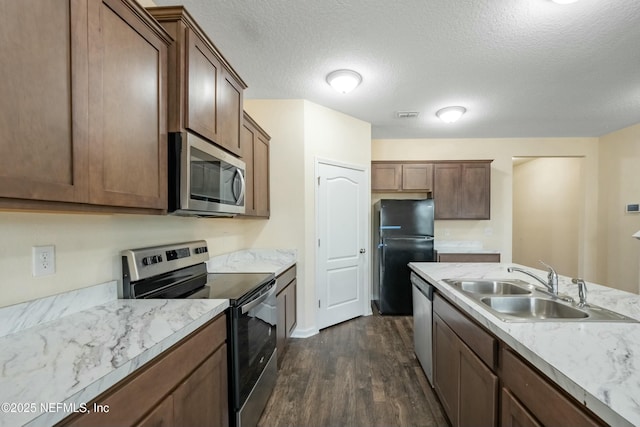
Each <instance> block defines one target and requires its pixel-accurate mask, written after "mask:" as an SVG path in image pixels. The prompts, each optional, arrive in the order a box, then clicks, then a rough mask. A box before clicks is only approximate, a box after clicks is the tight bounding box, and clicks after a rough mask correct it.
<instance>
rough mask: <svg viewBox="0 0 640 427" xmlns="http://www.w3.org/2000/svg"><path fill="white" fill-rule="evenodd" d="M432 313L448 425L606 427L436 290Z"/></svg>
mask: <svg viewBox="0 0 640 427" xmlns="http://www.w3.org/2000/svg"><path fill="white" fill-rule="evenodd" d="M433 311H434V316H433V382H434V388H435V390H436V394H437V395H438V398H439V399H440V403H441V404H442V407H443V408H444V411H445V413H446V414H447V416H448V417H449V420H450V421H451V425H452V427H484V426H487V427H493V426H498V425H500V426H501V427H542V426H547V427H553V426H565V427H596V426H606V425H607V424H606V423H605V422H603V421H602V420H600V419H599V418H598V417H597V416H596V415H595V414H593V413H592V412H591V411H590V410H589V409H588V408H586V407H585V406H584V405H583V404H582V403H581V402H578V401H577V400H576V399H575V398H573V397H571V396H570V395H569V394H567V393H566V392H565V391H563V390H562V389H560V388H559V387H558V385H557V384H555V383H554V382H553V381H551V380H550V379H549V378H548V377H547V376H545V375H544V374H543V373H542V372H540V371H538V370H537V369H536V368H535V367H533V366H532V365H530V364H529V363H528V362H526V361H525V360H524V359H523V358H522V357H520V356H519V355H518V354H517V353H516V352H515V351H514V350H512V349H511V348H510V347H509V346H508V345H507V344H505V343H504V342H502V341H500V340H498V339H497V338H495V337H494V336H493V335H492V334H491V333H490V332H488V331H487V330H485V329H484V328H483V327H482V326H480V325H479V324H477V323H476V322H475V321H474V320H472V319H471V318H470V317H468V316H467V315H466V314H464V312H463V311H461V310H460V309H459V308H458V307H457V306H455V305H454V304H453V303H451V302H449V301H448V300H446V299H445V298H443V297H442V295H441V294H440V293H439V292H437V293H436V294H435V295H434V303H433ZM498 356H499V357H498Z"/></svg>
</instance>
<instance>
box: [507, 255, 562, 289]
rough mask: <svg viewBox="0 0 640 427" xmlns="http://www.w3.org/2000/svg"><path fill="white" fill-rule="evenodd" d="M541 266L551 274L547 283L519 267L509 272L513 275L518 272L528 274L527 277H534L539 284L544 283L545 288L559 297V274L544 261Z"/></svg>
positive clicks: (508, 270)
mask: <svg viewBox="0 0 640 427" xmlns="http://www.w3.org/2000/svg"><path fill="white" fill-rule="evenodd" d="M540 264H542V265H544V266H545V267H547V268H548V269H549V274H548V275H547V280H546V281H545V280H543V279H541V278H540V277H538V276H536V275H535V274H533V273H531V272H530V271H527V270H524V269H522V268H519V267H508V268H507V272H509V273H513V272H514V271H518V272H520V273H524V274H526V275H527V276H530V277H533V278H534V279H536V280H537V281H538V282H540V283H542V284H543V285H544V286H545V288H547V289H548V290H549V292H551V293H552V294H553V295H558V273H556V271H555V270H554V269H553V267H551V266H550V265H549V264H545V263H544V262H543V261H540Z"/></svg>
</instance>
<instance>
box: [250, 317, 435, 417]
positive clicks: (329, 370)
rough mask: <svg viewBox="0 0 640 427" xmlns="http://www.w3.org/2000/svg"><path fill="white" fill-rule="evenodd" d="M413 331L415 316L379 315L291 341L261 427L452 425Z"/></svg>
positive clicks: (361, 318)
mask: <svg viewBox="0 0 640 427" xmlns="http://www.w3.org/2000/svg"><path fill="white" fill-rule="evenodd" d="M412 333H413V318H412V317H408V316H401V317H400V316H376V315H374V316H367V317H360V318H357V319H354V320H351V321H348V322H345V323H342V324H339V325H336V326H333V327H331V328H327V329H324V330H322V331H321V332H320V334H318V335H316V336H313V337H311V338H307V339H293V340H291V341H290V343H289V347H288V348H287V353H286V354H285V357H284V359H283V363H282V367H281V369H280V372H279V377H278V382H277V385H276V388H275V390H274V392H273V394H272V395H271V398H270V400H269V402H268V403H267V407H266V408H265V411H264V413H263V414H262V418H261V419H260V421H259V423H258V426H259V427H283V426H309V427H313V426H318V427H328V426H332V427H339V426H343V427H346V426H349V427H352V426H389V427H391V426H447V425H448V423H447V421H446V419H445V417H444V415H443V411H442V407H441V406H440V403H439V402H438V400H437V398H436V397H435V395H434V393H433V391H432V389H431V387H430V386H429V383H428V382H427V379H426V377H425V375H424V372H423V371H422V369H421V368H420V365H419V362H418V361H417V359H416V357H415V354H414V352H413V335H412Z"/></svg>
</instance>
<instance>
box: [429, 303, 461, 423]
mask: <svg viewBox="0 0 640 427" xmlns="http://www.w3.org/2000/svg"><path fill="white" fill-rule="evenodd" d="M458 340H459V339H458V337H457V336H456V335H455V333H454V332H453V331H452V330H451V329H450V328H449V327H448V326H447V325H446V324H445V323H444V322H443V321H442V319H440V317H438V316H437V315H434V316H433V347H434V348H433V386H434V388H435V390H436V393H437V394H438V397H440V402H441V403H442V407H443V408H444V410H445V412H446V414H447V416H448V417H449V420H450V421H451V425H452V426H454V427H457V426H458V425H459V424H458V398H459V384H460V350H459V349H458V346H459V345H458Z"/></svg>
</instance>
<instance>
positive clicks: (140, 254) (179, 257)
mask: <svg viewBox="0 0 640 427" xmlns="http://www.w3.org/2000/svg"><path fill="white" fill-rule="evenodd" d="M208 259H209V248H208V247H207V242H206V241H205V240H198V241H194V242H185V243H178V244H173V245H164V246H154V247H149V248H140V249H130V250H126V251H122V262H123V266H124V265H125V264H126V268H123V270H128V271H123V275H124V274H126V273H128V275H129V276H130V277H129V278H128V279H129V280H130V281H133V282H135V281H138V280H141V279H145V278H148V277H152V276H155V275H158V274H162V273H168V272H170V271H173V270H178V269H180V268H185V267H190V266H192V265H196V264H199V263H202V262H205V261H207V260H208Z"/></svg>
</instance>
